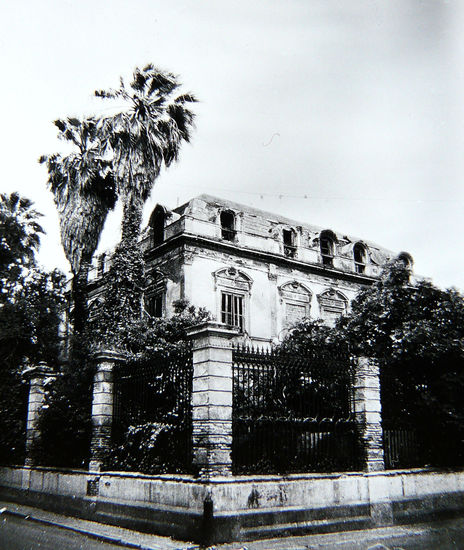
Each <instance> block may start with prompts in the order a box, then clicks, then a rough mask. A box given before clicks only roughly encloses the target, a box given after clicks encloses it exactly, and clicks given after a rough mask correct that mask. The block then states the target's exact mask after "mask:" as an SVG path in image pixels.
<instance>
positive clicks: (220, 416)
mask: <svg viewBox="0 0 464 550" xmlns="http://www.w3.org/2000/svg"><path fill="white" fill-rule="evenodd" d="M188 335H189V337H190V338H192V340H193V392H192V408H193V419H192V420H193V463H194V464H196V465H197V466H198V468H199V471H200V476H201V477H203V478H206V479H207V478H209V477H210V476H214V475H231V474H232V457H231V451H232V347H231V341H230V340H231V338H233V337H234V336H237V335H238V329H231V328H229V327H226V325H223V324H221V323H213V322H208V323H203V324H201V325H198V326H196V327H192V328H191V329H190V330H189V332H188Z"/></svg>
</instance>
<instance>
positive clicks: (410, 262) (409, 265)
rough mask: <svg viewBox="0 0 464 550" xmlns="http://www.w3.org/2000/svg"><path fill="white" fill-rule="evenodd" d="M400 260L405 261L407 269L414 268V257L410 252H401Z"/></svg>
mask: <svg viewBox="0 0 464 550" xmlns="http://www.w3.org/2000/svg"><path fill="white" fill-rule="evenodd" d="M398 260H399V261H400V262H403V263H404V265H405V267H406V268H407V269H412V265H413V263H414V260H413V259H412V256H411V254H408V253H407V252H401V253H400V254H398Z"/></svg>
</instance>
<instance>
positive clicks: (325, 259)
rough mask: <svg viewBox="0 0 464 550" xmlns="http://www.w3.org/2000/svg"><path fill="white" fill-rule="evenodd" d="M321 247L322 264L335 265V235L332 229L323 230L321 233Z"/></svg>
mask: <svg viewBox="0 0 464 550" xmlns="http://www.w3.org/2000/svg"><path fill="white" fill-rule="evenodd" d="M320 249H321V258H322V265H325V266H327V267H333V258H334V250H335V236H334V235H333V233H332V231H323V232H322V233H321V237H320Z"/></svg>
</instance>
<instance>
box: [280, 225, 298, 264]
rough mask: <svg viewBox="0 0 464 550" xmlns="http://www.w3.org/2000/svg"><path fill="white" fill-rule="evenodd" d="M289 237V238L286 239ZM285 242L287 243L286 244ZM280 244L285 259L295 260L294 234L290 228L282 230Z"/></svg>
mask: <svg viewBox="0 0 464 550" xmlns="http://www.w3.org/2000/svg"><path fill="white" fill-rule="evenodd" d="M286 237H289V238H286ZM286 241H287V242H286ZM282 243H283V251H284V256H285V257H286V258H296V251H297V246H296V232H295V230H294V229H292V228H284V229H282Z"/></svg>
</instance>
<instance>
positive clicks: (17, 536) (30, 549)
mask: <svg viewBox="0 0 464 550" xmlns="http://www.w3.org/2000/svg"><path fill="white" fill-rule="evenodd" d="M37 549H40V550H111V549H118V550H121V546H119V545H116V544H109V543H107V542H102V541H98V540H95V539H91V538H89V537H87V536H85V535H83V534H81V533H76V532H74V531H69V530H66V529H62V528H60V527H56V526H54V525H44V524H40V523H35V522H33V521H28V520H27V519H23V518H19V517H13V516H6V515H3V516H1V517H0V550H37Z"/></svg>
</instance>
